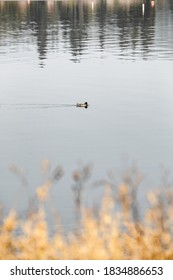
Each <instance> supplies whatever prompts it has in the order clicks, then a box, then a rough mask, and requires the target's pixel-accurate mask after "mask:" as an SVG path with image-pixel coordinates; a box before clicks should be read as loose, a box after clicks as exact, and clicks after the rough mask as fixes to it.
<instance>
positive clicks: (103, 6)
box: [0, 0, 173, 229]
mask: <svg viewBox="0 0 173 280" xmlns="http://www.w3.org/2000/svg"><path fill="white" fill-rule="evenodd" d="M125 2H126V1H120V0H119V1H118V0H117V1H114V0H112V1H108V0H107V1H106V0H105V1H90V0H88V1H87V0H86V1H85V0H83V1H82V0H81V1H70V0H69V1H38V2H37V1H33V2H32V1H1V2H0V131H1V136H0V159H1V160H0V178H1V187H0V201H1V203H2V204H3V205H4V208H5V209H9V208H10V207H18V208H20V209H26V207H27V206H26V205H27V204H28V197H29V196H32V195H33V194H34V191H35V189H36V187H37V186H39V185H40V184H41V183H42V182H43V178H42V175H41V172H40V163H41V161H42V160H43V159H49V160H50V162H51V164H52V169H53V167H55V166H56V165H62V166H63V168H64V171H65V175H64V177H63V178H62V179H61V181H60V182H59V183H58V184H57V185H56V186H55V187H54V189H53V193H52V196H53V202H51V203H52V204H53V203H54V204H53V206H54V207H55V208H57V209H58V210H57V211H58V213H59V214H60V216H61V218H62V220H63V224H64V227H65V228H66V229H70V228H73V227H74V216H75V215H74V204H73V195H72V191H71V186H72V184H73V180H72V175H71V174H72V171H73V170H74V169H75V168H78V161H82V162H83V164H85V163H88V162H91V163H92V164H93V166H94V169H93V180H95V179H98V178H104V177H105V176H106V173H107V171H108V170H117V169H118V170H119V169H121V167H122V166H123V165H124V164H126V163H125V162H126V159H127V157H128V158H129V161H132V160H135V161H137V164H138V165H139V167H140V168H141V169H142V171H144V173H147V174H149V176H150V177H152V176H155V175H156V177H157V176H160V175H159V172H160V169H159V166H160V164H164V165H165V166H166V167H167V168H168V169H170V170H172V168H173V162H172V143H173V122H172V120H173V110H172V104H173V95H172V93H173V86H172V70H173V5H172V1H171V0H165V1H161V0H160V1H159V0H157V1H156V0H155V1H147V0H146V1H133V0H132V1H127V2H126V3H125ZM85 101H87V102H88V103H89V104H90V106H89V108H88V109H84V108H77V107H75V104H76V103H80V102H85ZM123 159H125V160H123ZM11 164H15V165H16V166H18V167H20V168H23V169H25V170H26V177H27V181H28V182H27V185H26V186H21V184H20V182H19V181H20V180H18V178H17V176H15V175H14V174H13V173H11V172H10V171H9V166H10V165H11ZM151 182H153V181H152V179H151ZM149 186H150V185H149ZM97 196H99V195H97V194H95V193H94V196H93V197H94V198H93V197H92V198H91V197H90V195H89V194H88V196H87V198H86V200H87V203H89V201H90V200H92V201H93V200H94V199H95V198H96V197H97Z"/></svg>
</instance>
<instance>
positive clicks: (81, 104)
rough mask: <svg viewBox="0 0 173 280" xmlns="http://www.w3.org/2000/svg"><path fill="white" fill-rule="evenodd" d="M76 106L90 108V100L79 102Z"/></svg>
mask: <svg viewBox="0 0 173 280" xmlns="http://www.w3.org/2000/svg"><path fill="white" fill-rule="evenodd" d="M76 107H83V108H88V102H84V103H77V104H76Z"/></svg>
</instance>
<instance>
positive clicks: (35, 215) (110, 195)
mask: <svg viewBox="0 0 173 280" xmlns="http://www.w3.org/2000/svg"><path fill="white" fill-rule="evenodd" d="M44 167H45V166H44ZM90 171H91V170H90V168H89V166H87V167H84V168H83V169H81V170H77V171H75V172H74V173H73V177H74V181H75V185H74V186H73V192H74V198H75V200H76V203H77V211H80V218H81V224H80V229H78V230H77V234H76V233H74V232H73V233H69V234H68V235H67V236H65V235H63V234H62V233H55V234H54V235H53V236H50V235H49V229H48V224H47V221H46V217H45V215H46V213H45V205H44V204H45V201H46V199H47V196H48V193H49V190H50V189H51V188H52V184H53V182H54V180H58V179H59V178H60V177H61V176H62V170H61V169H60V168H57V169H56V170H55V171H54V172H53V173H52V174H53V175H52V176H50V177H49V179H48V180H47V181H46V182H45V183H44V184H43V185H42V186H40V187H39V188H38V189H37V192H36V194H37V201H38V207H37V210H35V212H32V213H30V215H28V216H27V218H26V219H19V217H18V215H17V213H16V212H15V211H14V210H11V211H10V213H9V214H8V216H7V217H5V218H2V221H1V225H0V258H1V259H8V260H9V259H19V260H21V259H22V260H23V259H61V260H64V259H73V260H74V259H75V260H76V259H77V260H81V259H90V260H91V259H107V260H108V259H121V260H123V259H173V192H172V190H171V188H169V189H167V190H166V191H164V192H163V191H162V192H158V193H154V192H150V193H148V202H149V204H150V207H148V209H147V210H146V212H145V215H144V217H143V218H141V217H139V216H140V214H139V207H138V204H137V190H138V186H139V184H140V182H141V178H142V177H141V175H140V174H139V173H138V172H136V171H135V172H134V171H132V172H131V174H130V175H129V173H126V174H125V176H124V178H123V180H122V183H120V184H118V185H116V184H115V183H113V182H112V181H107V180H104V182H103V181H100V182H99V184H101V183H102V184H103V183H104V185H106V192H105V195H104V198H103V201H102V206H101V208H100V210H99V212H98V213H97V214H96V213H95V212H94V211H92V209H86V208H85V207H84V206H83V205H82V203H81V200H82V199H81V193H82V189H83V184H85V182H86V181H87V180H88V178H89V177H90ZM115 209H116V210H115Z"/></svg>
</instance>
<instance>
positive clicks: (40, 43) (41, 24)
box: [28, 1, 48, 66]
mask: <svg viewBox="0 0 173 280" xmlns="http://www.w3.org/2000/svg"><path fill="white" fill-rule="evenodd" d="M28 10H29V15H30V21H31V22H34V26H35V30H34V36H35V37H36V38H37V47H38V54H39V59H40V66H44V60H45V59H46V52H47V29H48V18H47V14H48V11H47V5H46V2H45V1H38V2H31V4H30V6H29V9H28Z"/></svg>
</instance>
